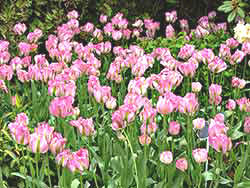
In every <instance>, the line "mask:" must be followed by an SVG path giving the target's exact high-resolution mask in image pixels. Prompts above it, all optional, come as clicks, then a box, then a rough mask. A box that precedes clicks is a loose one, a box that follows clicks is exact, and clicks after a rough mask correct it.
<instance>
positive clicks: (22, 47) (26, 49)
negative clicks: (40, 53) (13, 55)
mask: <svg viewBox="0 0 250 188" xmlns="http://www.w3.org/2000/svg"><path fill="white" fill-rule="evenodd" d="M18 48H19V51H20V53H21V55H25V56H26V55H29V53H30V52H31V50H32V49H31V48H32V47H31V45H30V44H29V43H26V42H20V43H19V44H18Z"/></svg>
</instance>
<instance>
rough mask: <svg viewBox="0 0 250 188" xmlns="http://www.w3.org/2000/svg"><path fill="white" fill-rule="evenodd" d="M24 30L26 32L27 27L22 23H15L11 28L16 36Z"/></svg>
mask: <svg viewBox="0 0 250 188" xmlns="http://www.w3.org/2000/svg"><path fill="white" fill-rule="evenodd" d="M26 30H27V27H26V25H25V24H24V23H17V24H16V25H15V26H14V28H13V31H14V32H15V34H17V35H22V34H23V33H24V32H25V31H26Z"/></svg>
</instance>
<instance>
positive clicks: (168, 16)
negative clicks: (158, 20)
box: [165, 10, 177, 23]
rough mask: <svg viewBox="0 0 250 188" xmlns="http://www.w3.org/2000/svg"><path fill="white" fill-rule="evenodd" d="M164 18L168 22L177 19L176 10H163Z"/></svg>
mask: <svg viewBox="0 0 250 188" xmlns="http://www.w3.org/2000/svg"><path fill="white" fill-rule="evenodd" d="M165 20H166V22H168V23H174V22H175V21H176V20H177V12H176V11H175V10H173V11H172V12H165Z"/></svg>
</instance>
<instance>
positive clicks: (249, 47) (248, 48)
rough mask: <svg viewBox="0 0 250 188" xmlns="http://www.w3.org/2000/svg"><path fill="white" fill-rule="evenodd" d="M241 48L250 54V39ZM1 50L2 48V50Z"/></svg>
mask: <svg viewBox="0 0 250 188" xmlns="http://www.w3.org/2000/svg"><path fill="white" fill-rule="evenodd" d="M241 50H242V51H243V52H244V53H245V54H246V55H249V54H250V41H248V42H244V43H243V44H242V47H241ZM0 51H1V50H0Z"/></svg>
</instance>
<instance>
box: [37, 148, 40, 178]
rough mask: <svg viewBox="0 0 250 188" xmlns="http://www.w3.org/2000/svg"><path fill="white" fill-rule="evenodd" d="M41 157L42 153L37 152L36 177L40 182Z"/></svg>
mask: <svg viewBox="0 0 250 188" xmlns="http://www.w3.org/2000/svg"><path fill="white" fill-rule="evenodd" d="M39 155H40V153H39V152H37V153H36V176H37V179H38V180H39V167H38V161H39Z"/></svg>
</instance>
